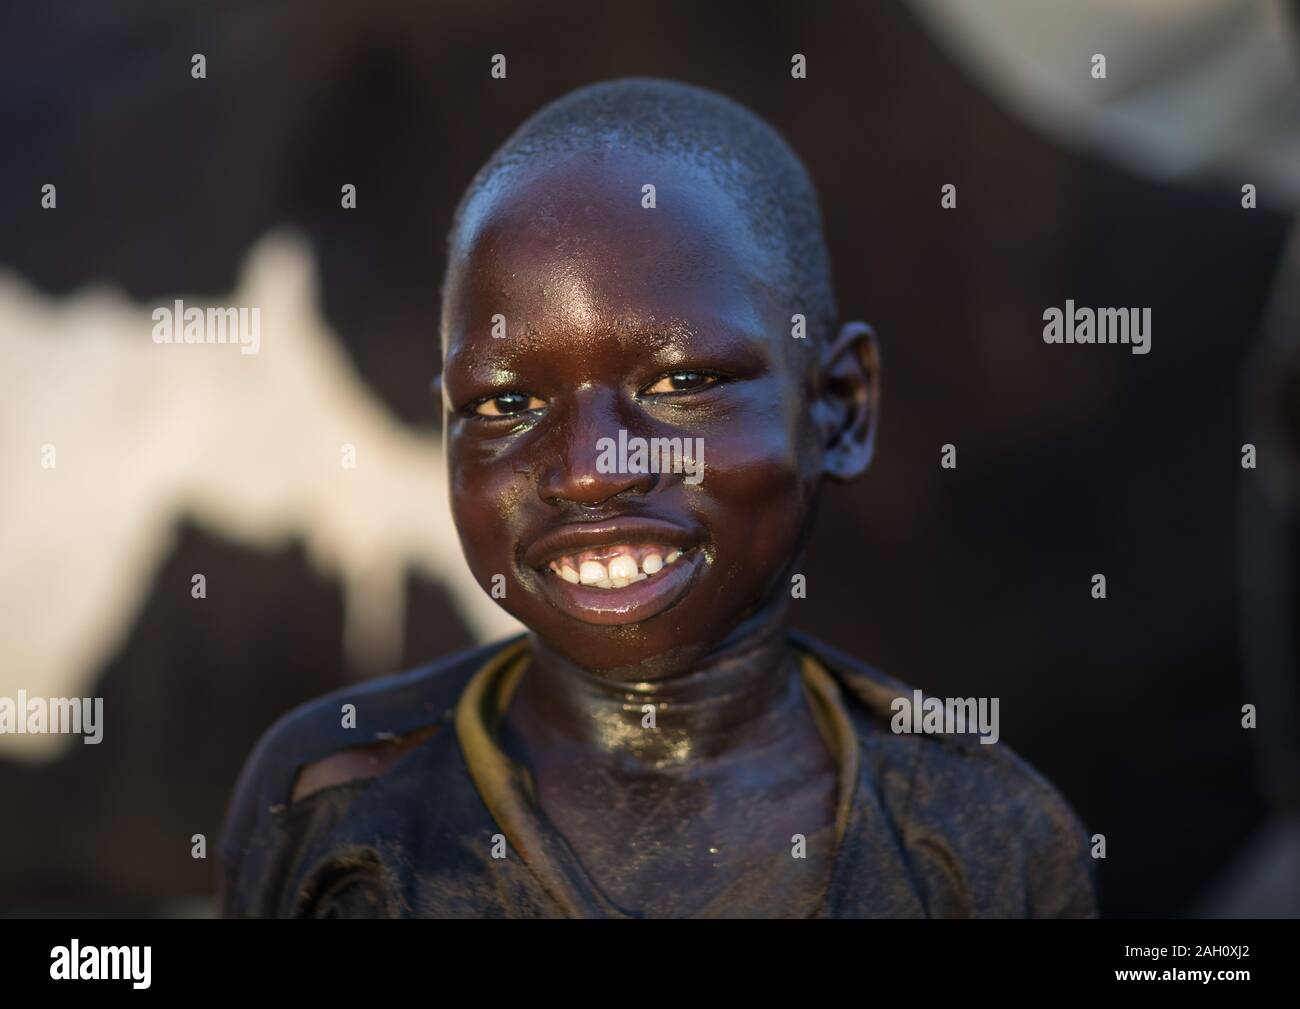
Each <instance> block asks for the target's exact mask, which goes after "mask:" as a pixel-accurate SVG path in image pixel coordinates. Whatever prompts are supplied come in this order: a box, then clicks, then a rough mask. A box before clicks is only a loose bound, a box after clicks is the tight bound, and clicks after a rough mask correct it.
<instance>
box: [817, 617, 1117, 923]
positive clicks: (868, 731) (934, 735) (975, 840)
mask: <svg viewBox="0 0 1300 1009" xmlns="http://www.w3.org/2000/svg"><path fill="white" fill-rule="evenodd" d="M792 637H793V638H794V640H795V643H796V644H797V645H799V646H800V647H802V648H804V649H805V650H807V651H811V652H812V653H813V654H814V655H816V656H817V657H818V658H819V659H820V660H822V661H823V663H824V664H825V665H826V666H827V668H828V669H830V670H831V671H832V673H833V674H834V676H835V678H836V680H837V681H838V682H839V684H840V686H841V688H842V689H843V691H844V692H845V694H846V695H847V699H848V701H849V705H848V706H849V708H850V711H851V715H852V721H853V723H854V726H855V729H856V732H857V735H858V738H859V742H860V753H861V757H862V759H863V760H864V761H865V762H866V763H867V765H868V767H867V770H868V773H869V775H870V777H871V780H872V782H873V787H874V789H875V791H876V793H877V795H878V798H879V801H880V803H881V805H882V807H883V809H884V810H885V812H886V815H887V816H888V818H889V820H890V821H891V823H892V824H893V828H894V830H895V831H896V832H897V835H898V838H899V843H900V844H901V846H902V847H903V848H904V849H905V850H907V851H908V852H909V855H910V858H911V860H912V862H913V864H914V868H915V870H916V871H917V872H918V874H919V875H921V876H925V875H927V870H926V863H927V862H929V861H932V860H933V861H934V862H935V866H934V867H933V868H934V870H935V871H934V873H933V875H934V876H935V877H936V878H937V877H940V876H943V875H944V874H946V873H947V872H948V871H949V870H950V869H951V867H952V866H957V865H959V866H961V867H962V874H963V875H964V876H966V877H967V879H968V881H970V882H972V884H973V881H974V880H975V879H977V878H980V877H984V876H992V875H994V874H995V872H994V870H995V869H996V871H997V872H996V874H1000V873H1001V871H1002V869H1003V868H1004V867H1005V866H1006V865H1007V864H1008V860H1010V861H1014V862H1017V863H1019V866H1020V867H1021V869H1022V870H1023V875H1024V877H1025V878H1024V882H1025V885H1026V887H1027V892H1026V893H1025V894H1024V895H1023V896H1024V904H1025V905H1027V907H1024V908H1020V907H1013V906H1011V905H1006V906H1002V907H1000V913H1007V914H1012V915H1015V914H1019V913H1022V912H1023V913H1027V914H1034V915H1051V916H1057V915H1063V916H1089V915H1092V914H1095V879H1094V873H1095V866H1094V865H1093V862H1092V859H1091V857H1090V853H1089V844H1088V838H1087V833H1086V831H1085V830H1084V827H1083V825H1082V823H1081V821H1080V820H1079V818H1078V816H1077V814H1076V813H1075V811H1074V810H1073V808H1072V807H1071V806H1070V804H1069V802H1068V801H1067V800H1066V799H1065V797H1064V796H1063V795H1062V794H1061V793H1060V792H1059V791H1058V790H1057V789H1056V787H1055V786H1054V785H1052V783H1051V782H1049V781H1048V780H1047V779H1046V778H1045V777H1044V776H1043V775H1042V774H1040V773H1039V772H1038V771H1037V770H1036V769H1035V768H1034V767H1032V766H1031V765H1030V764H1029V763H1028V762H1027V761H1026V760H1025V759H1024V758H1023V757H1021V756H1020V755H1019V754H1017V753H1016V752H1015V751H1014V750H1013V749H1011V747H1009V746H1008V745H1007V744H1006V743H1005V742H1002V741H1001V740H1000V739H999V740H998V741H997V742H994V743H986V742H981V737H980V736H979V735H978V734H977V733H974V732H964V733H963V732H929V731H927V732H906V731H895V726H896V725H897V717H898V712H899V710H900V709H901V708H902V705H898V704H897V703H896V702H897V701H898V699H899V698H902V699H904V700H905V701H906V702H908V704H910V705H915V703H916V696H917V695H916V692H915V691H914V690H913V689H912V688H911V687H909V686H907V685H906V684H904V683H902V682H901V681H899V680H896V679H894V678H893V677H890V676H888V675H886V674H884V673H882V672H880V671H879V670H877V669H875V668H874V667H872V666H870V665H868V664H867V663H864V662H862V661H860V660H858V659H856V658H854V657H853V656H850V655H847V654H845V653H843V652H840V651H838V650H836V649H834V648H831V647H829V646H827V645H825V644H823V643H822V642H819V641H816V640H814V639H812V638H809V637H808V636H806V635H801V634H795V635H792ZM923 699H924V698H923ZM944 700H945V701H946V700H947V699H944ZM935 889H941V887H938V885H937V884H936V885H935ZM988 889H989V891H990V893H992V891H994V890H1004V889H1005V887H1004V885H1003V884H1001V883H1000V884H999V886H997V887H989V888H988ZM991 899H996V898H991ZM968 902H969V903H970V904H971V905H972V908H973V909H974V910H976V911H978V910H979V908H980V906H981V905H982V904H983V903H984V902H983V901H982V900H981V899H978V898H976V897H975V896H973V895H971V894H965V895H963V896H962V898H961V899H960V900H958V899H956V898H954V899H953V900H952V902H951V903H950V904H949V903H947V902H945V901H943V900H940V899H939V898H938V897H937V896H935V905H936V906H942V907H945V908H946V911H945V913H950V914H959V913H961V912H962V910H963V907H964V905H966V904H967V903H968ZM1017 903H1019V902H1016V901H1013V904H1017ZM990 906H991V905H990Z"/></svg>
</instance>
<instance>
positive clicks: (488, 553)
mask: <svg viewBox="0 0 1300 1009" xmlns="http://www.w3.org/2000/svg"><path fill="white" fill-rule="evenodd" d="M447 461H448V469H449V475H450V487H451V513H452V519H453V521H454V522H455V524H456V531H457V532H458V533H459V534H460V542H461V547H462V549H463V550H464V552H465V559H466V561H467V562H468V563H469V566H470V569H471V570H472V571H473V572H474V574H475V575H479V576H482V575H483V574H484V573H485V572H489V573H505V574H507V576H508V573H509V571H510V564H511V561H512V557H511V549H512V547H511V544H513V543H514V542H515V540H516V538H517V537H516V536H514V535H513V534H512V533H513V531H514V530H515V529H516V528H517V526H518V524H519V512H520V508H521V505H522V503H523V501H524V500H525V495H526V494H527V492H528V487H529V482H528V479H527V477H525V476H523V475H521V474H519V473H517V472H515V470H514V468H513V467H511V466H510V465H509V464H508V463H506V462H504V461H502V460H492V459H490V458H484V457H482V456H481V454H480V453H476V452H474V451H472V450H471V451H462V449H461V448H459V447H457V446H456V444H455V443H454V442H453V443H452V444H451V446H449V454H448V460H447Z"/></svg>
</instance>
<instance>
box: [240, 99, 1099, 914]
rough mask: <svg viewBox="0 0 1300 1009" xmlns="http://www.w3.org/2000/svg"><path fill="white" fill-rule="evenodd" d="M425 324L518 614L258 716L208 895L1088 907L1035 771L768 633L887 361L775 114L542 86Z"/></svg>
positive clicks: (459, 489) (494, 902)
mask: <svg viewBox="0 0 1300 1009" xmlns="http://www.w3.org/2000/svg"><path fill="white" fill-rule="evenodd" d="M795 317H799V318H795ZM801 327H802V328H801ZM442 340H443V375H442V381H443V393H444V400H445V403H446V406H447V424H446V436H447V441H448V465H449V467H450V472H451V481H450V482H451V498H452V501H451V504H452V511H453V515H454V518H455V522H456V525H457V529H458V531H459V533H460V538H461V542H462V545H463V547H464V550H465V555H466V558H467V560H468V561H469V565H470V568H471V570H472V571H473V572H474V574H475V576H476V577H477V578H478V579H479V581H480V583H481V584H482V585H483V586H484V587H485V588H487V589H491V588H494V587H495V588H497V589H498V590H500V589H501V588H504V597H503V598H501V600H500V601H501V604H502V605H503V606H504V607H505V608H506V610H508V611H509V612H510V613H511V614H513V615H514V616H516V617H517V618H518V619H519V620H520V621H521V622H522V623H523V624H524V625H525V626H526V627H527V628H528V633H527V634H526V635H523V636H520V637H519V638H516V639H514V640H512V641H509V642H506V643H504V644H502V643H498V644H494V645H490V646H487V647H483V648H478V649H475V650H472V651H470V652H467V653H464V654H461V655H455V656H452V657H450V658H447V659H444V660H442V661H440V662H438V663H435V664H434V665H432V666H428V667H425V668H422V669H418V670H415V671H413V672H411V673H407V674H404V675H400V676H393V677H387V678H384V679H381V680H378V681H374V682H370V683H366V684H363V685H360V686H357V687H350V688H347V689H344V690H341V691H338V692H336V693H335V694H332V695H329V696H327V697H324V698H320V699H318V700H316V701H314V702H311V703H309V704H306V705H304V706H302V707H300V708H298V709H297V710H295V711H293V712H291V713H290V714H289V715H287V716H286V717H285V718H283V719H281V721H280V722H278V723H277V724H276V725H275V726H274V727H273V728H272V729H271V730H269V731H268V733H267V734H266V736H265V737H264V738H263V739H262V741H261V743H260V744H259V745H258V747H257V749H256V751H255V752H254V754H253V755H252V756H251V757H250V759H249V761H248V764H247V766H246V768H245V770H244V773H243V775H242V777H241V780H240V783H239V786H238V789H237V794H236V798H235V800H234V802H233V805H232V809H231V814H230V818H229V821H228V824H227V829H226V832H225V837H224V839H223V845H222V847H223V852H224V854H225V856H226V859H227V863H228V864H227V879H226V894H225V913H226V914H227V915H231V916H317V917H343V916H349V917H351V916H392V917H406V916H413V917H414V916H459V915H473V916H575V917H577V916H608V917H622V916H631V917H640V916H647V917H659V916H665V917H687V916H836V917H852V916H878V917H880V916H926V915H931V916H975V915H986V916H1026V915H1038V916H1088V915H1092V914H1093V913H1094V903H1093V889H1092V882H1091V875H1090V874H1091V868H1090V862H1089V859H1088V853H1087V849H1086V846H1085V841H1084V838H1083V832H1082V829H1081V828H1080V826H1079V825H1078V823H1077V821H1076V820H1075V819H1074V816H1073V814H1072V813H1071V812H1070V810H1069V808H1068V807H1067V806H1066V804H1065V802H1064V801H1063V800H1062V799H1061V798H1060V796H1059V795H1058V794H1057V793H1056V792H1055V791H1054V790H1053V789H1052V787H1051V786H1050V785H1048V784H1047V783H1046V782H1045V781H1044V780H1043V779H1042V778H1040V777H1039V776H1038V775H1037V774H1036V773H1035V772H1034V771H1033V770H1031V769H1030V768H1029V767H1027V766H1026V765H1025V764H1024V763H1022V762H1021V761H1020V760H1019V759H1018V758H1017V757H1015V756H1014V755H1013V754H1011V753H1010V752H1009V751H1008V750H1007V749H1006V748H1005V747H1004V746H1002V745H1001V744H995V745H983V744H981V743H980V742H979V741H977V740H976V739H974V738H971V737H967V736H965V735H960V734H949V735H934V734H928V735H927V734H919V735H918V734H904V733H900V732H895V731H892V730H891V722H895V721H896V720H895V719H894V718H893V715H894V713H895V711H896V708H895V707H894V703H893V702H894V699H895V698H897V697H911V696H912V693H911V691H910V690H909V689H908V688H906V687H904V686H902V685H901V684H899V683H896V682H894V681H892V680H889V679H887V678H886V677H884V676H882V675H880V674H879V673H877V672H875V671H874V670H871V669H870V668H868V667H866V666H864V665H862V664H861V663H859V662H857V661H856V660H854V659H851V658H849V657H848V656H844V655H841V654H839V653H837V652H834V651H832V650H831V649H829V648H826V647H825V646H823V645H821V644H819V643H817V642H814V641H812V640H810V639H807V638H804V637H801V636H798V635H792V634H791V633H790V632H789V631H788V630H787V623H788V618H789V610H790V605H791V601H792V592H791V585H792V579H793V578H794V576H795V574H796V573H797V572H798V570H799V567H800V565H799V560H800V557H801V554H802V550H803V546H804V543H805V540H806V538H807V535H808V532H809V530H810V528H811V523H812V521H813V516H814V514H815V511H816V506H817V502H818V499H819V497H820V494H821V489H822V486H823V484H824V483H825V482H826V480H827V479H830V480H835V481H845V480H849V479H852V478H854V477H856V476H858V475H859V474H860V473H861V472H862V471H863V470H864V469H865V468H866V466H867V465H868V463H869V461H870V458H871V454H872V446H873V441H874V436H875V420H876V409H877V400H878V384H879V367H878V360H877V350H876V343H875V338H874V335H873V334H872V332H871V330H870V328H869V327H867V326H866V325H865V324H863V323H860V322H848V323H844V324H842V325H841V324H837V320H836V308H835V302H834V296H833V293H832V290H831V283H830V269H829V261H828V256H827V252H826V247H825V241H824V238H823V235H822V228H821V221H820V214H819V211H818V208H817V201H816V196H815V193H814V190H813V188H812V185H811V182H810V180H809V178H808V176H807V173H806V170H805V169H804V167H803V165H802V164H801V163H800V162H799V160H798V158H797V157H796V156H795V155H794V153H793V152H792V151H791V150H790V149H789V148H788V147H787V146H786V144H785V142H784V141H783V140H782V139H781V138H780V137H779V136H778V135H777V134H776V133H775V131H774V130H773V129H772V128H771V127H769V126H768V125H767V124H766V123H764V122H762V121H761V120H759V119H758V118H757V117H756V116H754V115H753V114H752V113H750V112H749V111H748V110H745V109H743V108H741V107H740V106H738V105H736V104H734V103H732V102H730V101H728V100H727V99H724V98H722V97H720V96H718V95H715V94H713V93H711V92H707V91H703V90H701V89H697V88H692V87H687V86H683V85H678V84H670V83H667V82H657V81H639V80H631V81H621V82H613V83H608V84H602V85H597V86H594V87H590V88H586V89H583V90H580V91H577V92H574V93H573V94H570V95H568V96H566V97H564V98H562V99H560V100H559V101H557V102H555V103H553V104H552V105H550V106H547V107H546V108H544V109H543V110H542V111H541V112H539V113H538V114H536V115H535V116H534V117H533V118H532V119H530V120H529V121H528V122H527V123H525V124H524V125H523V126H522V127H521V128H520V129H519V130H518V131H517V132H516V133H515V135H514V136H512V137H511V138H510V139H509V140H508V141H507V142H506V144H505V145H504V147H502V148H501V150H499V151H498V152H497V153H496V154H495V155H494V156H493V157H492V159H491V160H490V161H489V162H488V164H487V165H486V166H484V168H483V169H482V170H481V171H480V173H479V174H478V176H477V177H476V178H475V180H474V182H473V183H472V184H471V186H470V189H469V191H468V192H467V193H466V194H465V196H464V198H463V199H462V201H461V205H460V207H459V208H458V210H457V213H456V218H455V221H454V223H453V226H452V231H451V235H450V240H449V265H448V270H447V276H446V278H445V283H444V291H443V315H442ZM615 445H617V446H618V451H617V452H615V451H612V450H611V447H612V446H615ZM647 445H649V446H651V454H654V453H655V452H660V453H661V455H662V456H665V457H667V458H660V459H659V460H658V461H660V462H663V463H665V464H664V465H655V466H650V465H647V459H646V452H645V448H646V446H647ZM628 446H632V450H631V451H630V452H629V450H628ZM683 446H691V451H690V452H689V453H686V452H680V451H678V449H679V448H680V447H683ZM638 449H639V450H640V455H639V456H638V454H637V452H638ZM674 454H676V458H674V457H673V456H674ZM345 704H351V705H355V714H356V728H355V729H351V728H344V727H343V724H342V723H343V719H342V718H341V715H340V711H341V708H342V706H343V705H345Z"/></svg>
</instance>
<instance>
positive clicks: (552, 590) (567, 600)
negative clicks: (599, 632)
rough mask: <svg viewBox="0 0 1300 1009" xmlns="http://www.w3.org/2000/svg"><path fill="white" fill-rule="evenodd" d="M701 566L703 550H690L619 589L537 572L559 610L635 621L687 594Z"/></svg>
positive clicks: (590, 618) (605, 622)
mask: <svg viewBox="0 0 1300 1009" xmlns="http://www.w3.org/2000/svg"><path fill="white" fill-rule="evenodd" d="M703 566H704V551H703V550H700V549H698V548H697V549H695V550H692V551H691V552H690V553H688V554H683V555H682V556H681V558H680V559H678V560H676V561H674V562H673V563H672V564H670V565H667V566H666V567H664V568H663V569H661V570H660V571H659V572H658V573H657V574H656V575H654V576H653V577H651V578H647V579H646V580H645V581H640V582H633V583H632V584H631V585H625V586H624V587H623V588H621V589H598V588H594V587H592V586H590V585H574V584H573V583H571V582H566V581H565V580H564V579H563V578H560V577H558V576H555V575H552V574H549V573H543V572H536V576H537V577H538V578H539V579H540V580H541V585H542V592H543V593H544V594H545V596H546V598H547V600H548V601H549V602H550V603H551V605H552V606H554V607H555V608H556V609H557V610H559V611H560V612H561V613H565V614H567V615H568V616H571V617H573V618H574V619H575V620H581V621H582V622H583V623H587V624H600V625H602V626H612V625H617V624H635V623H640V622H641V621H642V620H649V619H650V618H651V617H654V616H658V615H659V614H660V613H662V612H663V611H664V610H666V609H668V607H670V606H672V605H673V604H674V603H676V602H677V601H678V600H679V599H681V598H682V596H684V595H685V594H686V591H687V589H689V588H690V587H691V583H692V582H694V581H695V576H696V575H698V574H699V573H700V569H701V568H702V567H703Z"/></svg>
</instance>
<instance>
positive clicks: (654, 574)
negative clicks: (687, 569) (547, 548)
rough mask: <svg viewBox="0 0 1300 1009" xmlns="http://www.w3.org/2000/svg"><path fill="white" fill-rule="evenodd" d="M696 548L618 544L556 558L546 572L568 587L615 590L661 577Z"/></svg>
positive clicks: (651, 544)
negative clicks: (568, 585) (566, 583)
mask: <svg viewBox="0 0 1300 1009" xmlns="http://www.w3.org/2000/svg"><path fill="white" fill-rule="evenodd" d="M695 549H696V548H695V547H687V548H686V549H684V550H683V549H682V548H680V547H675V546H667V545H664V544H659V543H644V544H630V543H619V544H614V545H611V546H607V547H598V548H595V549H592V550H583V551H580V552H577V553H572V554H564V555H562V556H560V557H555V558H553V559H552V560H551V561H550V562H549V563H548V564H547V565H546V570H548V571H550V572H551V574H552V575H554V576H555V577H557V578H561V579H563V580H564V581H566V582H568V583H569V584H570V585H583V586H587V587H590V588H597V589H608V590H611V591H618V590H619V589H625V588H627V587H628V586H629V585H634V584H636V583H637V582H643V581H647V580H657V579H658V578H660V577H663V574H664V573H665V572H666V571H667V569H669V568H670V567H671V566H672V565H674V564H676V563H677V562H678V561H680V560H681V559H682V558H683V557H685V556H686V555H688V554H690V553H692V552H693V551H694V550H695Z"/></svg>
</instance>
